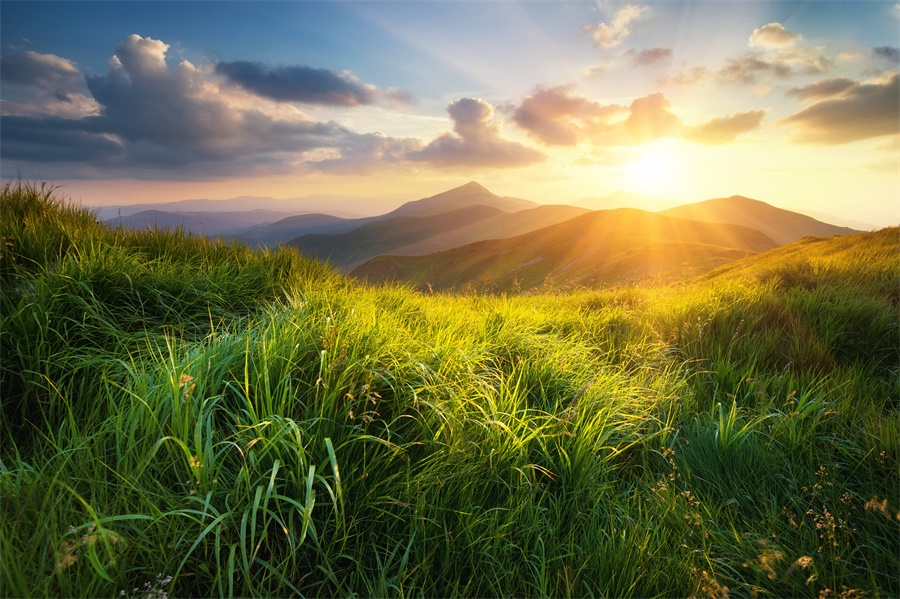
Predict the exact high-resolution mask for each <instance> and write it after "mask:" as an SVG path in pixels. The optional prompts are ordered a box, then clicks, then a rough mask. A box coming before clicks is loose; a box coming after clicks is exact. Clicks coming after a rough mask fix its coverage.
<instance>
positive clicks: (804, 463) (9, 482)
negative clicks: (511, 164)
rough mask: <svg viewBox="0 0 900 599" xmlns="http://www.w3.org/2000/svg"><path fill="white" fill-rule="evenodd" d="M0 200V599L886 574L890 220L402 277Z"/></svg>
mask: <svg viewBox="0 0 900 599" xmlns="http://www.w3.org/2000/svg"><path fill="white" fill-rule="evenodd" d="M0 200H2V202H0V230H2V235H3V240H4V244H5V246H4V249H3V255H2V257H0V273H2V280H0V285H2V291H3V295H2V300H0V302H2V303H0V306H2V313H0V317H2V320H0V325H2V327H0V349H2V360H3V364H2V365H3V369H2V379H0V383H2V388H0V403H2V410H0V413H2V418H3V420H2V453H0V456H2V458H0V459H2V461H0V497H2V498H3V499H2V502H0V588H2V589H3V594H4V595H7V596H25V595H45V596H46V595H65V596H114V595H125V596H149V595H152V594H156V595H162V594H165V593H171V594H172V595H175V596H187V595H204V596H210V595H221V596H272V595H275V596H286V595H304V596H346V595H351V594H359V595H366V596H408V595H416V596H418V595H424V596H477V597H483V596H579V597H580V596H604V597H650V596H709V597H724V596H783V597H838V596H844V597H850V596H863V595H865V596H871V597H878V596H883V597H888V596H897V595H898V594H900V579H898V572H900V561H898V560H900V558H898V556H900V489H898V486H897V482H896V481H897V478H896V474H897V468H898V459H900V433H898V431H900V413H898V408H900V406H898V404H897V398H898V397H900V380H898V375H900V347H898V345H900V324H898V318H897V307H898V296H897V291H896V290H897V288H898V284H900V272H898V269H900V267H898V264H897V262H896V259H895V258H896V249H897V245H898V232H897V230H896V229H893V230H887V231H882V232H878V233H874V234H868V235H862V236H855V237H854V238H845V239H835V240H825V241H815V242H812V241H807V242H800V243H798V244H794V245H792V246H788V248H782V249H780V250H776V253H775V254H773V256H771V257H770V259H766V258H765V255H763V256H758V257H755V258H753V259H751V261H747V262H746V263H742V264H743V265H742V266H741V265H736V266H735V267H733V268H731V269H725V270H724V271H722V272H719V273H716V274H715V275H714V276H712V277H708V278H705V279H704V280H702V281H695V282H694V283H692V284H690V285H685V286H682V287H677V288H675V287H668V288H638V289H623V290H618V291H609V292H602V293H581V294H574V295H566V296H554V295H535V296H529V297H484V296H466V297H460V296H446V295H434V296H422V295H419V294H417V293H414V292H412V291H410V290H408V289H402V288H396V287H385V288H370V287H363V286H358V285H355V284H353V283H351V282H349V281H347V280H346V279H344V278H342V277H341V276H339V275H337V274H336V273H335V272H333V271H332V270H331V269H329V268H328V267H326V266H324V265H321V264H319V263H316V262H311V261H308V260H306V259H304V258H302V257H301V256H299V255H297V254H296V253H293V252H290V251H287V250H279V251H275V252H271V253H256V252H253V251H251V250H250V249H248V248H246V247H243V246H240V245H234V244H227V243H222V242H218V241H209V240H204V239H201V238H197V237H193V236H191V235H188V234H186V233H184V232H183V231H175V232H164V231H153V230H148V231H141V232H130V231H124V230H116V229H108V228H104V227H103V226H101V225H99V224H97V223H96V221H95V220H94V218H93V216H92V215H91V214H90V213H89V212H86V211H81V210H78V209H73V208H70V207H67V206H65V205H64V204H63V202H62V201H61V200H58V199H55V196H54V195H53V193H52V190H51V189H49V188H47V187H43V188H41V187H40V186H36V185H29V184H21V183H14V184H9V185H7V186H6V187H4V188H3V190H2V198H0ZM812 248H815V251H812ZM850 253H852V255H854V256H855V257H856V258H855V260H856V262H854V263H853V264H848V263H847V256H848V255H849V254H850ZM800 258H803V259H804V260H806V262H805V264H808V265H809V266H808V267H807V266H802V267H796V266H794V264H796V262H795V261H796V260H799V259H800ZM742 268H743V269H746V270H740V269H742Z"/></svg>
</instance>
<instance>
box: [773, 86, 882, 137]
mask: <svg viewBox="0 0 900 599" xmlns="http://www.w3.org/2000/svg"><path fill="white" fill-rule="evenodd" d="M898 106H900V76H898V75H894V76H893V77H891V78H890V79H889V80H887V81H884V82H882V83H870V84H863V85H857V86H855V87H853V88H852V89H851V90H850V91H849V92H847V93H845V94H843V95H841V96H837V97H832V98H828V99H825V100H822V101H820V102H816V103H815V104H812V105H811V106H808V107H806V108H804V109H803V110H801V111H799V112H797V113H796V114H793V115H791V116H789V117H787V118H785V119H782V120H781V121H780V122H781V123H783V124H787V125H793V126H795V127H796V128H797V129H798V131H799V133H798V135H797V138H796V141H798V142H800V143H811V144H823V145H834V144H842V143H848V142H852V141H857V140H860V139H869V138H873V137H880V136H883V135H896V134H897V133H900V113H898V111H897V107H898Z"/></svg>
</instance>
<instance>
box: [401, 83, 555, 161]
mask: <svg viewBox="0 0 900 599" xmlns="http://www.w3.org/2000/svg"><path fill="white" fill-rule="evenodd" d="M447 112H448V113H449V114H450V118H451V120H452V121H453V131H454V133H455V134H452V133H445V134H443V135H441V136H439V137H438V138H437V139H435V140H434V141H432V142H431V143H429V144H428V145H427V146H425V147H424V148H422V149H421V150H418V151H414V152H410V153H409V154H408V155H407V157H408V158H409V159H410V160H415V161H422V162H429V163H431V164H433V165H435V166H442V167H453V166H470V167H492V168H512V167H518V166H526V165H529V164H534V163H537V162H541V161H543V160H544V159H545V158H546V156H545V155H544V154H543V153H542V152H539V151H537V150H535V149H532V148H529V147H527V146H524V145H522V144H520V143H518V142H514V141H508V140H505V139H503V138H502V137H501V136H500V126H499V124H498V123H496V122H494V121H493V118H494V108H493V107H492V106H491V105H490V104H489V103H487V102H485V101H484V100H482V99H480V98H462V99H460V100H457V101H455V102H452V103H451V104H450V105H449V106H448V107H447Z"/></svg>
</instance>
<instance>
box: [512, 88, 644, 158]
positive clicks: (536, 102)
mask: <svg viewBox="0 0 900 599" xmlns="http://www.w3.org/2000/svg"><path fill="white" fill-rule="evenodd" d="M627 110H628V109H627V108H625V107H624V106H618V105H615V104H612V105H606V106H604V105H602V104H600V103H599V102H594V101H593V100H590V99H588V98H586V97H584V96H582V95H579V94H576V93H574V91H573V90H572V86H559V87H554V88H549V89H548V88H538V89H537V91H535V92H534V93H533V94H532V95H531V96H528V97H527V98H525V99H524V100H523V101H522V103H521V104H520V105H519V106H518V107H517V108H516V109H515V111H514V112H513V117H512V118H513V121H514V122H515V123H516V124H517V125H518V126H519V127H521V128H522V129H524V130H525V131H526V132H527V133H528V134H529V135H530V136H531V137H533V138H535V139H537V140H539V141H540V142H542V143H544V144H546V145H557V146H571V145H575V144H577V143H579V142H580V141H582V140H584V139H587V138H591V137H595V136H596V135H598V134H600V133H602V132H604V131H607V130H609V128H610V124H609V122H610V119H611V118H613V117H615V116H616V115H620V114H623V113H625V112H627Z"/></svg>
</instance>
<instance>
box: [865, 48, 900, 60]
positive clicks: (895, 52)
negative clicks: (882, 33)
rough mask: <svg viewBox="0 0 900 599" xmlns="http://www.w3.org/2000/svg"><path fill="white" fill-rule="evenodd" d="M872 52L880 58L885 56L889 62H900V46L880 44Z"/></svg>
mask: <svg viewBox="0 0 900 599" xmlns="http://www.w3.org/2000/svg"><path fill="white" fill-rule="evenodd" d="M872 53H873V54H875V56H876V57H878V58H883V59H885V60H887V61H888V62H900V48H894V47H893V46H878V47H877V48H872Z"/></svg>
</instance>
